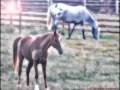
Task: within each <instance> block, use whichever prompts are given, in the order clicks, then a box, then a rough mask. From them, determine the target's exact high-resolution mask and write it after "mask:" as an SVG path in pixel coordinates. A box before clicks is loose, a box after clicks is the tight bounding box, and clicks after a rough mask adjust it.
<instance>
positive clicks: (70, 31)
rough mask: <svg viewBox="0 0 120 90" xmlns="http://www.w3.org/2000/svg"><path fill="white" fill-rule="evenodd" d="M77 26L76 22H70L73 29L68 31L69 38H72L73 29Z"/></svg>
mask: <svg viewBox="0 0 120 90" xmlns="http://www.w3.org/2000/svg"><path fill="white" fill-rule="evenodd" d="M72 25H73V26H72ZM75 26H76V25H75V24H70V28H71V27H72V29H71V30H69V32H68V38H67V39H70V38H71V35H72V33H73V31H74V30H75Z"/></svg>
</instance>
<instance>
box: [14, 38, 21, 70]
mask: <svg viewBox="0 0 120 90" xmlns="http://www.w3.org/2000/svg"><path fill="white" fill-rule="evenodd" d="M20 39H21V37H17V38H16V39H15V40H14V42H13V68H14V71H16V69H17V67H18V62H19V58H18V43H19V41H20Z"/></svg>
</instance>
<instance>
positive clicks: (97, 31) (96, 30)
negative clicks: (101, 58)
mask: <svg viewBox="0 0 120 90" xmlns="http://www.w3.org/2000/svg"><path fill="white" fill-rule="evenodd" d="M92 34H93V38H94V39H96V40H99V37H100V27H97V28H92Z"/></svg>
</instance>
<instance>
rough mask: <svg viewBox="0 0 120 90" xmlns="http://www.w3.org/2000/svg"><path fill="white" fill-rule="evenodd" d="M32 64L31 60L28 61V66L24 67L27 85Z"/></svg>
mask: <svg viewBox="0 0 120 90" xmlns="http://www.w3.org/2000/svg"><path fill="white" fill-rule="evenodd" d="M32 66H33V61H29V63H28V66H27V68H26V77H27V86H29V73H30V69H31V67H32Z"/></svg>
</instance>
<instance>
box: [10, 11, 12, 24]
mask: <svg viewBox="0 0 120 90" xmlns="http://www.w3.org/2000/svg"><path fill="white" fill-rule="evenodd" d="M10 25H12V12H10Z"/></svg>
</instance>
